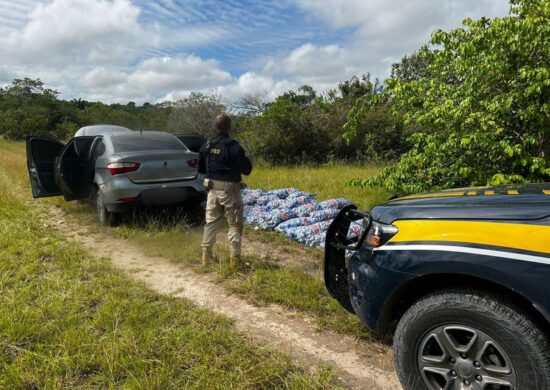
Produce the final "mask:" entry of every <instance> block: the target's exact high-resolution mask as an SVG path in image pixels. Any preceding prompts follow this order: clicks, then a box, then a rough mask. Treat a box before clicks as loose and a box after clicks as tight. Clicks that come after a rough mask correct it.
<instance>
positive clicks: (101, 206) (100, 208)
mask: <svg viewBox="0 0 550 390" xmlns="http://www.w3.org/2000/svg"><path fill="white" fill-rule="evenodd" d="M96 214H97V220H98V221H99V224H100V225H102V226H114V225H116V222H117V214H116V213H112V212H110V211H109V210H107V207H106V206H105V202H104V200H103V193H102V192H101V191H100V190H98V191H97V192H96Z"/></svg>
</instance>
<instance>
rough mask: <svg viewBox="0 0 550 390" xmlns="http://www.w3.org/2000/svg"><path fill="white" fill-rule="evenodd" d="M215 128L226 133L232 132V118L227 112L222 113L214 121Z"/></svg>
mask: <svg viewBox="0 0 550 390" xmlns="http://www.w3.org/2000/svg"><path fill="white" fill-rule="evenodd" d="M214 127H215V128H216V129H218V130H220V131H225V132H226V133H227V132H228V131H229V130H231V117H230V116H229V115H227V114H226V113H225V112H222V113H221V114H220V115H218V116H217V117H216V120H215V121H214Z"/></svg>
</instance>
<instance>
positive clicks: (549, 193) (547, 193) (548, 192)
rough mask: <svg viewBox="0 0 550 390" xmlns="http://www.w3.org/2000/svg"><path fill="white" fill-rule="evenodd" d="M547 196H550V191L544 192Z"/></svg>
mask: <svg viewBox="0 0 550 390" xmlns="http://www.w3.org/2000/svg"><path fill="white" fill-rule="evenodd" d="M542 192H544V193H545V194H546V195H550V190H542Z"/></svg>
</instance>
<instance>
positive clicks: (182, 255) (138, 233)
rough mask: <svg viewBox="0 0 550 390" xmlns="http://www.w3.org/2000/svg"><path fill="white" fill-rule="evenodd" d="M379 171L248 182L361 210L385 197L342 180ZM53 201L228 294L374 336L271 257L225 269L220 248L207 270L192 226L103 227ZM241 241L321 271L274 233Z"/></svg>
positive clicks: (145, 222)
mask: <svg viewBox="0 0 550 390" xmlns="http://www.w3.org/2000/svg"><path fill="white" fill-rule="evenodd" d="M379 169H380V168H379V167H368V166H356V165H343V164H330V165H324V166H319V167H266V166H260V167H256V168H255V171H254V172H253V174H252V175H251V177H250V178H249V179H247V183H248V184H249V185H250V186H251V187H253V188H256V187H263V188H265V189H272V188H281V187H290V186H295V187H297V188H299V189H302V190H304V191H311V192H314V193H316V194H318V197H319V199H320V200H322V199H326V198H331V197H340V196H343V197H346V198H348V199H350V200H352V201H353V202H355V203H356V204H357V205H359V206H360V207H363V208H369V207H370V206H371V205H373V204H375V203H379V202H380V201H382V200H383V199H385V197H386V196H387V194H386V193H385V192H384V191H383V190H373V191H367V190H364V189H359V188H355V187H348V186H347V185H346V180H347V179H349V178H352V177H359V176H360V177H366V176H370V175H374V174H376V172H378V170H379ZM51 202H53V203H55V204H56V205H59V206H61V207H63V208H64V209H65V210H67V211H68V212H69V214H70V216H71V217H72V218H74V219H76V220H78V222H79V223H85V224H91V225H92V226H93V227H94V229H97V230H98V231H104V232H108V233H109V234H111V235H115V236H117V237H119V238H123V239H127V240H130V241H131V242H132V243H133V244H134V245H136V246H137V247H139V248H141V249H142V250H143V251H144V253H146V254H149V255H152V256H163V257H165V258H167V259H169V260H170V261H173V262H174V263H177V264H180V265H181V266H183V267H190V268H192V269H194V270H195V271H197V272H208V273H212V274H214V275H216V277H217V278H218V280H219V281H220V283H222V284H223V285H224V286H225V287H226V288H227V289H228V290H229V291H232V292H235V293H238V294H239V295H241V296H242V297H244V298H245V299H247V300H249V301H251V302H254V303H256V304H270V303H277V304H280V305H282V306H284V307H287V308H288V309H290V310H293V311H297V312H300V313H303V314H306V315H309V316H312V317H313V318H315V319H316V321H317V324H318V327H319V328H320V329H330V330H334V331H337V332H341V333H346V334H351V335H355V336H357V337H360V338H362V339H365V340H372V339H373V336H372V334H371V333H370V332H368V331H367V330H366V328H365V327H364V326H363V325H362V324H361V323H360V322H359V320H358V319H357V317H356V316H354V315H351V314H350V313H348V312H347V311H345V310H344V309H342V308H341V307H340V305H339V304H338V303H337V302H336V301H335V300H334V299H332V298H331V297H330V296H329V294H328V292H327V291H326V289H325V287H324V284H323V281H322V280H321V279H320V275H319V277H315V276H312V275H311V274H310V273H308V272H306V271H305V270H302V269H299V268H298V269H296V268H293V269H284V268H280V267H279V266H278V264H277V262H276V261H274V260H273V259H263V260H259V259H257V258H255V257H246V258H245V259H244V260H245V261H246V262H247V263H248V266H246V267H244V268H241V269H239V270H235V269H232V268H230V267H229V266H228V259H227V258H228V253H227V250H226V249H225V248H223V247H221V246H218V247H217V249H216V255H217V257H218V259H219V260H220V262H219V263H216V264H213V265H211V266H209V267H207V268H202V267H200V256H201V248H200V241H201V237H202V229H200V228H199V227H190V226H189V225H188V224H187V223H186V222H185V221H183V222H181V221H180V222H178V221H174V220H172V221H168V222H170V223H165V222H166V221H163V220H161V219H159V218H157V217H154V218H152V219H147V218H142V217H140V218H137V219H136V220H132V219H129V220H127V221H126V222H125V223H124V224H122V225H121V226H118V227H115V228H109V229H104V228H101V227H99V226H98V225H97V224H96V222H95V215H94V214H93V212H92V210H91V208H90V206H88V205H82V204H77V203H75V202H65V201H64V200H62V199H60V198H57V199H55V200H52V201H51ZM244 240H256V241H261V242H265V243H270V244H273V245H275V246H276V247H277V248H278V250H280V251H282V252H285V253H293V252H294V253H300V254H301V255H302V256H303V255H304V253H305V255H307V256H310V257H311V258H313V259H315V260H316V261H318V264H319V269H321V262H322V255H323V252H322V251H320V250H317V249H311V248H304V247H303V246H302V245H299V244H297V243H295V242H294V241H292V240H290V239H288V238H286V237H284V236H283V235H281V234H279V233H277V232H272V231H254V230H252V229H248V228H247V229H246V230H245V237H244Z"/></svg>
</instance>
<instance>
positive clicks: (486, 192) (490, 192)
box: [485, 191, 495, 196]
mask: <svg viewBox="0 0 550 390" xmlns="http://www.w3.org/2000/svg"><path fill="white" fill-rule="evenodd" d="M494 194H495V191H485V195H488V196H491V195H494Z"/></svg>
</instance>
